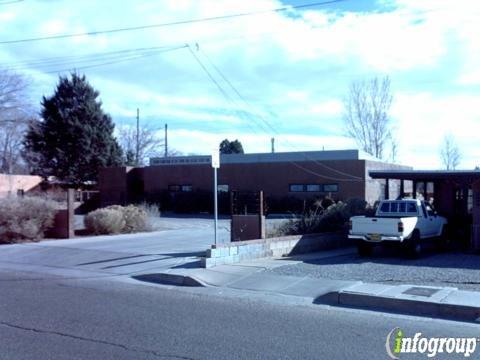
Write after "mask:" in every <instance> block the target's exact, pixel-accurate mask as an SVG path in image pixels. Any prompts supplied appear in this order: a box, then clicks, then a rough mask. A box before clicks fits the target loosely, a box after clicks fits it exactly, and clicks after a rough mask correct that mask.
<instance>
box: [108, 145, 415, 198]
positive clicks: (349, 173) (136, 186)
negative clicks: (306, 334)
mask: <svg viewBox="0 0 480 360" xmlns="http://www.w3.org/2000/svg"><path fill="white" fill-rule="evenodd" d="M210 162H211V158H210V156H208V155H205V156H202V155H196V156H178V157H164V158H152V159H151V161H150V166H146V167H142V168H126V167H123V168H106V169H102V170H101V172H100V177H99V189H100V192H101V200H102V204H104V205H108V204H113V203H125V202H129V201H134V200H135V199H139V198H146V199H152V198H156V197H158V194H159V193H169V194H172V195H173V196H175V194H178V193H192V192H196V191H204V192H212V188H213V171H212V168H211V165H210ZM220 164H221V165H220V169H219V171H218V190H219V191H220V192H230V191H241V192H257V191H260V190H262V191H263V192H264V195H265V198H266V199H267V201H268V199H275V200H278V199H282V198H297V199H312V198H317V199H321V198H323V197H326V196H328V197H331V198H333V199H334V200H347V199H349V198H360V199H365V200H366V201H368V202H369V203H373V202H375V201H376V200H378V199H379V198H381V197H382V196H383V194H384V192H385V189H384V188H385V182H384V181H382V180H374V179H372V178H371V177H370V176H369V171H371V170H408V169H411V168H410V167H406V166H400V165H395V164H389V163H385V162H381V161H379V160H375V159H373V158H372V157H370V156H367V155H365V154H363V153H362V152H360V151H358V150H336V151H304V152H277V153H258V154H224V155H221V157H220Z"/></svg>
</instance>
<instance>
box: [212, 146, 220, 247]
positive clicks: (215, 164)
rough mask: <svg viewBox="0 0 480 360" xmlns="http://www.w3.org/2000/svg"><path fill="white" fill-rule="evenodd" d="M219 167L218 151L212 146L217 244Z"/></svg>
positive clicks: (215, 237)
mask: <svg viewBox="0 0 480 360" xmlns="http://www.w3.org/2000/svg"><path fill="white" fill-rule="evenodd" d="M219 167H220V151H219V149H218V147H217V148H214V149H213V151H212V168H213V219H214V241H215V243H214V244H215V246H217V236H218V234H217V233H218V184H217V169H218V168H219Z"/></svg>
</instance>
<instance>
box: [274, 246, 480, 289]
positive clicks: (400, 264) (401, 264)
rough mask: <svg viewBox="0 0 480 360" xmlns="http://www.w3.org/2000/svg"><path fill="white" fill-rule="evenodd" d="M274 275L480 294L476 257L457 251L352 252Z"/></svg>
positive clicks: (286, 268)
mask: <svg viewBox="0 0 480 360" xmlns="http://www.w3.org/2000/svg"><path fill="white" fill-rule="evenodd" d="M270 271H271V272H273V273H275V274H278V275H289V276H311V277H315V278H324V279H333V280H360V281H364V282H378V283H384V284H391V285H395V284H412V285H430V286H440V287H442V286H448V287H456V288H459V289H465V290H473V291H480V256H478V255H470V254H465V253H461V252H457V253H455V252H448V253H438V252H433V251H431V252H427V253H425V254H424V255H423V256H422V257H421V258H419V259H415V260H412V259H405V258H403V257H401V256H399V255H398V254H395V252H394V250H390V251H389V250H388V249H385V250H383V251H378V252H377V253H375V254H374V256H372V257H368V258H361V257H359V256H358V255H357V254H356V253H353V254H348V255H341V256H336V257H330V258H322V259H314V258H311V257H310V258H308V259H306V260H305V261H304V262H301V263H299V264H295V265H286V266H282V267H278V268H275V269H272V270H270Z"/></svg>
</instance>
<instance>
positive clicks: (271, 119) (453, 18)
mask: <svg viewBox="0 0 480 360" xmlns="http://www.w3.org/2000/svg"><path fill="white" fill-rule="evenodd" d="M313 2H315V1H313V0H310V1H309V0H289V1H278V0H255V1H254V0H250V1H238V0H175V1H173V0H171V1H167V0H160V1H159V0H156V1H153V0H152V1H142V0H135V1H133V0H103V1H102V2H99V1H95V0H83V1H81V2H80V1H74V0H23V1H18V2H10V1H7V0H0V67H3V68H7V69H10V70H13V71H16V72H19V73H21V74H24V75H25V76H27V77H28V78H29V80H30V82H31V86H30V90H29V95H30V99H31V101H32V103H33V104H34V105H35V106H36V107H37V108H38V109H39V104H40V100H41V98H42V96H50V95H52V93H53V91H54V88H55V85H56V84H57V82H58V76H59V75H67V74H68V73H69V72H70V71H77V72H79V73H81V74H85V75H86V76H87V78H88V80H89V82H90V83H91V84H92V85H93V86H94V87H95V88H96V89H97V90H98V91H99V92H100V97H101V100H102V102H103V107H104V110H105V111H106V112H108V113H109V114H110V115H111V116H112V118H113V119H114V121H115V123H116V124H117V126H126V125H133V124H134V123H135V116H136V109H137V108H139V109H140V120H141V123H142V124H144V125H146V126H149V127H150V128H152V129H155V130H158V131H159V134H162V133H163V130H162V129H163V127H164V124H165V123H168V127H169V141H168V142H169V146H170V147H171V148H174V149H176V150H178V151H180V152H182V153H184V154H209V153H210V152H211V149H212V148H213V147H215V146H216V145H217V144H218V143H219V142H220V141H221V140H222V139H224V138H229V139H230V140H234V139H238V140H240V141H241V142H242V144H243V147H244V149H245V152H247V153H255V152H269V151H270V146H271V145H270V144H271V143H270V139H271V138H272V137H275V139H276V140H275V149H276V151H300V150H302V151H303V150H305V151H306V150H322V149H325V150H337V149H353V148H356V147H357V145H356V144H355V142H354V141H353V140H352V139H349V138H347V137H346V136H345V131H344V125H343V115H344V106H343V101H344V99H345V97H346V96H347V94H348V89H349V86H350V84H351V83H352V82H354V81H365V80H369V79H372V78H373V77H383V76H389V77H390V79H391V84H392V85H391V88H392V94H393V97H394V101H393V104H392V108H391V111H390V115H391V119H392V126H393V128H394V134H395V136H396V138H397V140H398V156H397V162H399V163H401V164H405V165H410V166H413V167H415V168H416V169H436V168H441V167H442V164H441V160H440V156H439V153H440V147H441V143H442V140H443V138H444V136H445V135H447V134H448V135H452V136H454V138H455V139H456V142H457V143H458V145H459V148H460V151H461V153H462V159H461V164H460V167H459V168H462V169H473V168H474V167H476V166H479V165H480V146H479V145H478V144H477V137H478V133H480V106H479V105H480V101H479V99H480V41H479V39H480V2H478V1H473V0H457V1H451V0H422V1H418V0H345V1H341V2H333V3H330V4H326V5H321V6H316V7H304V8H301V9H293V8H289V9H286V10H285V11H277V12H268V11H263V10H270V9H276V8H281V7H288V6H296V5H302V4H307V3H313ZM2 3H3V4H2ZM246 12H258V13H257V14H255V15H250V16H241V17H235V18H228V19H218V20H212V21H203V22H190V23H184V24H177V25H170V26H162V27H151V28H148V29H141V30H136V31H123V32H116V33H108V34H98V35H88V36H76V37H68V38H59V39H49V40H48V39H47V40H42V41H29V42H20V43H5V42H8V41H11V40H20V39H30V38H42V37H49V36H54V35H59V34H73V33H76V34H78V33H79V34H84V33H88V32H93V31H101V30H108V29H117V28H125V27H136V26H145V25H150V24H160V23H172V22H178V21H184V20H191V19H200V18H211V17H216V16H223V15H230V14H237V13H246ZM2 42H3V43H2Z"/></svg>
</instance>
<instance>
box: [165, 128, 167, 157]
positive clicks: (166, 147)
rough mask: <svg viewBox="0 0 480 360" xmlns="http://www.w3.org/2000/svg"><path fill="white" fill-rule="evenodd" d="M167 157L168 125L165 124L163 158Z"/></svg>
mask: <svg viewBox="0 0 480 360" xmlns="http://www.w3.org/2000/svg"><path fill="white" fill-rule="evenodd" d="M167 156H168V124H165V157H167Z"/></svg>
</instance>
